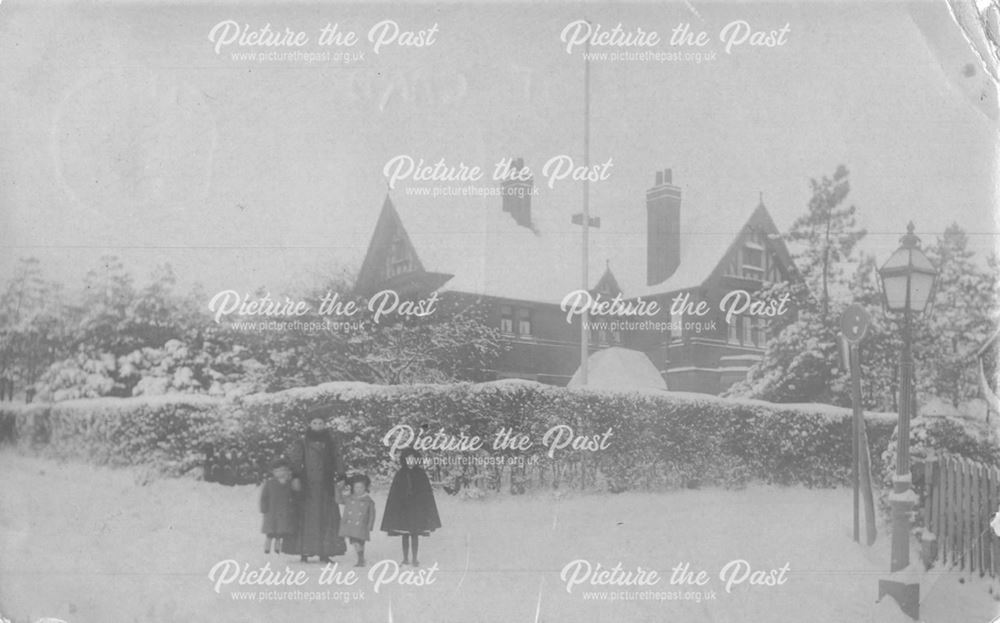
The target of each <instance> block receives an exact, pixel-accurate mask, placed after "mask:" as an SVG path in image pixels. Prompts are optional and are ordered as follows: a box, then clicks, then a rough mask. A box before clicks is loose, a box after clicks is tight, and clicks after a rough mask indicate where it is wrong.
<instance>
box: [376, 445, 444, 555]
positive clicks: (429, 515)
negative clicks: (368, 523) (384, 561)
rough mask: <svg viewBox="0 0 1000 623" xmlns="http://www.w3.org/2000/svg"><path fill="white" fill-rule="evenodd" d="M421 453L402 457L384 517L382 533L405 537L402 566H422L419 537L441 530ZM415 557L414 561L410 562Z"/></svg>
mask: <svg viewBox="0 0 1000 623" xmlns="http://www.w3.org/2000/svg"><path fill="white" fill-rule="evenodd" d="M419 461H420V453H419V452H417V451H416V450H414V449H413V448H405V449H404V450H402V451H401V452H400V453H399V471H397V472H396V476H395V477H394V478H393V479H392V485H391V486H390V487H389V496H388V497H387V498H386V500H385V512H384V513H382V531H383V532H386V533H387V534H388V535H389V536H402V537H403V564H404V565H408V564H411V561H412V564H413V566H414V567H417V566H420V561H418V560H417V552H418V551H419V549H420V537H421V536H429V535H430V533H431V531H433V530H437V529H438V528H440V527H441V517H440V516H439V515H438V510H437V504H436V503H435V502H434V491H433V489H431V481H430V479H429V478H428V477H427V472H425V471H424V469H423V468H422V467H420V465H419V464H418V463H419ZM411 553H412V558H411Z"/></svg>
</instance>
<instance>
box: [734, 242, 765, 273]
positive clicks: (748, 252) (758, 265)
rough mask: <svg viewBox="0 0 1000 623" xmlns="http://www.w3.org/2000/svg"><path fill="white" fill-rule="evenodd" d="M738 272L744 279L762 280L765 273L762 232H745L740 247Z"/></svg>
mask: <svg viewBox="0 0 1000 623" xmlns="http://www.w3.org/2000/svg"><path fill="white" fill-rule="evenodd" d="M739 268H740V272H739V276H740V277H743V278H744V279H752V280H754V281H763V280H764V275H765V274H767V246H766V244H765V239H764V234H763V233H761V232H760V231H757V230H753V231H750V232H749V233H747V235H746V238H745V239H744V241H743V246H742V247H741V248H740V267H739Z"/></svg>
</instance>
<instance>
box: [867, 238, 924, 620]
mask: <svg viewBox="0 0 1000 623" xmlns="http://www.w3.org/2000/svg"><path fill="white" fill-rule="evenodd" d="M899 242H900V247H899V248H898V249H896V251H895V252H893V254H892V255H891V256H890V257H889V259H888V260H886V263H885V264H883V265H882V268H880V269H879V271H878V274H879V279H880V280H881V282H882V295H883V304H884V305H885V308H886V311H890V312H895V313H900V312H901V313H902V314H903V349H902V352H901V353H900V358H899V425H898V431H897V434H898V437H897V440H896V474H895V477H894V478H893V487H892V489H893V490H892V495H890V496H889V503H890V506H891V507H892V559H891V563H890V567H889V569H890V571H894V572H895V571H900V570H902V569H905V568H906V567H907V566H909V564H910V517H911V512H912V510H913V506H914V504H915V502H916V494H914V493H913V488H912V483H911V478H910V420H911V419H912V417H913V411H914V409H913V405H914V402H915V400H914V398H915V397H914V388H913V347H912V343H913V320H912V317H913V314H914V313H918V314H920V313H923V312H924V310H926V309H927V307H928V305H929V304H930V301H931V298H932V296H933V294H934V284H935V279H936V278H937V271H936V270H935V269H934V265H933V264H931V261H930V260H929V259H928V258H927V256H926V255H925V254H924V252H923V251H921V249H920V239H919V238H917V236H916V235H915V234H914V233H913V223H912V222H911V223H910V224H909V225H907V227H906V235H904V236H903V237H902V238H900V240H899ZM918 589H919V585H917V584H905V583H900V582H892V581H887V580H882V581H880V582H879V597H881V596H882V595H884V594H886V593H888V594H891V595H893V597H895V598H896V601H898V602H899V604H900V606H901V607H902V608H903V611H904V612H906V613H907V614H910V615H911V616H912V617H913V618H916V617H917V610H916V608H917V603H918V601H919V593H918ZM911 608H912V610H911Z"/></svg>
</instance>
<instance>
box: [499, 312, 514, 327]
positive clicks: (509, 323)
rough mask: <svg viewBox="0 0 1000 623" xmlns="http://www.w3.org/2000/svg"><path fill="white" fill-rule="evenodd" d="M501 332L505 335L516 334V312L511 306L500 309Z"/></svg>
mask: <svg viewBox="0 0 1000 623" xmlns="http://www.w3.org/2000/svg"><path fill="white" fill-rule="evenodd" d="M500 330H501V331H502V332H504V333H514V310H513V309H511V306H510V305H503V306H501V307H500Z"/></svg>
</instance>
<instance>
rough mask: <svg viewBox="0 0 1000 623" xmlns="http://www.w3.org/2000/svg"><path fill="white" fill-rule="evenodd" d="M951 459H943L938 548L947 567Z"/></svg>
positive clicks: (949, 554) (949, 535) (949, 537)
mask: <svg viewBox="0 0 1000 623" xmlns="http://www.w3.org/2000/svg"><path fill="white" fill-rule="evenodd" d="M950 512H951V457H949V456H945V457H943V458H942V459H941V533H940V534H938V542H939V545H938V547H939V548H940V549H941V563H942V564H943V565H944V566H945V567H947V566H948V557H949V556H951V553H952V551H953V548H952V546H951V517H950Z"/></svg>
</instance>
